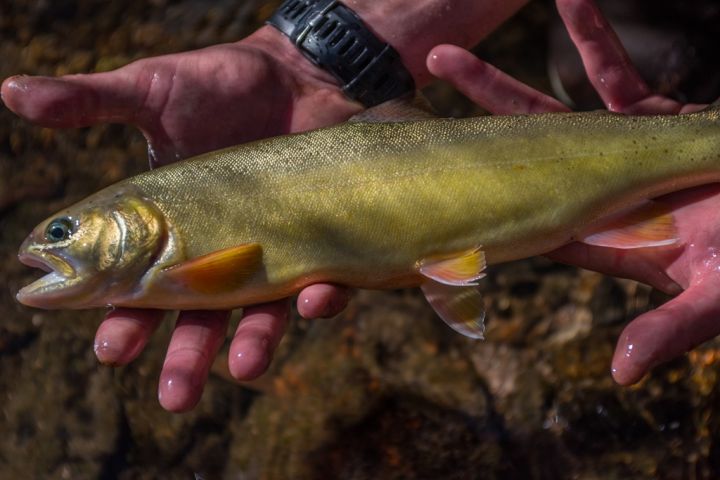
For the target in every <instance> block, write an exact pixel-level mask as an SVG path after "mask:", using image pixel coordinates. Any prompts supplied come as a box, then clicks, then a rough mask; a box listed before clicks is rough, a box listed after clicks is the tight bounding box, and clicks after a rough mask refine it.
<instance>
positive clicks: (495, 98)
mask: <svg viewBox="0 0 720 480" xmlns="http://www.w3.org/2000/svg"><path fill="white" fill-rule="evenodd" d="M427 67H428V70H429V71H430V73H432V74H433V75H434V76H436V77H438V78H440V79H442V80H445V81H447V82H449V83H450V84H452V85H453V86H454V87H455V88H457V89H458V90H459V91H461V92H462V93H463V94H464V95H466V96H467V97H468V98H470V100H472V101H473V102H475V103H476V104H478V105H480V106H481V107H482V108H484V109H486V110H488V111H489V112H492V113H494V114H500V115H510V114H521V113H542V112H563V111H568V110H569V109H568V108H567V107H566V106H565V105H563V104H562V103H560V102H559V101H558V100H556V99H554V98H552V97H549V96H547V95H545V94H542V93H540V92H538V91H537V90H535V89H533V88H530V87H528V86H527V85H525V84H524V83H522V82H519V81H517V80H515V79H514V78H512V77H510V76H509V75H506V74H505V73H503V72H501V71H500V70H498V69H497V68H495V67H493V66H492V65H489V64H487V63H485V62H483V61H482V60H480V59H478V58H477V57H475V56H474V55H473V54H471V53H470V52H468V51H467V50H465V49H462V48H460V47H456V46H454V45H439V46H437V47H435V48H433V49H432V50H431V51H430V53H429V54H428V57H427Z"/></svg>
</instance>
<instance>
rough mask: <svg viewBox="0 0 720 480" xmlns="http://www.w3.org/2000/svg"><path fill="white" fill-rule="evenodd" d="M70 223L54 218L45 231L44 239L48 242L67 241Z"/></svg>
mask: <svg viewBox="0 0 720 480" xmlns="http://www.w3.org/2000/svg"><path fill="white" fill-rule="evenodd" d="M72 226H73V224H72V222H71V221H70V219H69V218H56V219H55V220H53V221H52V222H50V225H48V227H47V229H46V230H45V238H47V239H48V241H50V242H60V241H62V240H67V239H68V238H69V237H70V234H71V233H72Z"/></svg>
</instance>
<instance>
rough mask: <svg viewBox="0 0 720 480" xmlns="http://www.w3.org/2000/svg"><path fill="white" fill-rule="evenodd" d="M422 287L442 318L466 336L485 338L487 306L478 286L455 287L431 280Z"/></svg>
mask: <svg viewBox="0 0 720 480" xmlns="http://www.w3.org/2000/svg"><path fill="white" fill-rule="evenodd" d="M420 288H421V289H422V291H423V293H424V294H425V298H426V299H427V301H428V302H429V303H430V305H431V306H432V307H433V309H434V310H435V313H437V314H438V316H439V317H440V318H442V319H443V321H444V322H445V323H447V324H448V325H449V326H450V328H452V329H453V330H455V331H456V332H459V333H462V334H463V335H465V336H466V337H470V338H476V339H483V338H485V307H484V305H483V301H482V296H481V295H480V292H479V291H478V289H477V288H476V287H472V286H466V287H455V286H451V285H446V284H443V283H439V282H434V281H432V280H429V281H427V282H425V283H423V284H422V285H421V286H420Z"/></svg>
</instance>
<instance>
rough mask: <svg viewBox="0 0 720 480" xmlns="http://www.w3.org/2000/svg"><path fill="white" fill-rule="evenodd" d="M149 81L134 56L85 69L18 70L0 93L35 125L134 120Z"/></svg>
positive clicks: (83, 124) (148, 74)
mask: <svg viewBox="0 0 720 480" xmlns="http://www.w3.org/2000/svg"><path fill="white" fill-rule="evenodd" d="M155 83H157V82H155ZM152 84H153V73H152V72H151V71H149V70H147V69H145V68H143V63H140V62H136V63H134V64H130V65H127V66H125V67H123V68H120V69H118V70H114V71H112V72H103V73H93V74H87V75H66V76H63V77H57V78H52V77H39V76H38V77H32V76H25V75H18V76H14V77H10V78H7V79H5V81H4V82H3V83H2V88H1V89H0V94H2V100H3V102H4V103H5V105H7V106H8V108H10V110H12V111H13V112H15V113H16V114H18V115H20V116H21V117H23V118H25V119H27V120H29V121H31V122H33V123H37V124H38V125H42V126H44V127H59V128H69V127H85V126H89V125H93V124H96V123H100V122H116V123H134V122H135V121H136V120H137V116H138V114H139V112H140V111H141V110H142V107H143V105H144V103H145V102H146V101H147V96H148V93H149V91H150V87H151V86H152Z"/></svg>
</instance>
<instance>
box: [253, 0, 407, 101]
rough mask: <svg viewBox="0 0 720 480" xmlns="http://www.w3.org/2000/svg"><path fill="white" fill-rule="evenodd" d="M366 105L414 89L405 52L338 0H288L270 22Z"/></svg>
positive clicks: (347, 91) (351, 95) (354, 98)
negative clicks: (406, 63)
mask: <svg viewBox="0 0 720 480" xmlns="http://www.w3.org/2000/svg"><path fill="white" fill-rule="evenodd" d="M267 23H268V24H269V25H272V26H273V27H275V28H277V29H278V30H280V32H282V33H283V34H285V35H286V36H287V37H288V38H289V39H290V41H292V42H293V43H294V44H295V45H296V46H297V48H298V49H299V50H300V51H301V52H302V53H303V55H305V57H307V58H308V59H309V60H310V61H311V62H312V63H314V64H315V65H317V66H319V67H321V68H323V69H324V70H326V71H328V72H330V73H331V74H332V75H333V76H335V78H337V79H338V80H339V81H340V82H341V83H342V84H343V87H342V90H343V92H345V94H346V95H347V96H348V97H350V98H352V99H353V100H357V101H358V102H360V103H362V104H363V105H365V106H366V107H372V106H374V105H378V104H380V103H383V102H385V101H387V100H390V99H393V98H395V97H399V96H401V95H404V94H406V93H410V92H412V91H414V90H415V82H414V81H413V78H412V76H411V75H410V72H408V70H407V69H406V68H405V66H404V65H403V64H402V61H401V59H400V55H399V54H398V53H397V51H395V49H394V48H392V47H391V46H390V45H388V44H387V43H383V42H382V41H381V40H379V39H378V38H377V37H376V36H375V35H374V34H373V33H372V32H371V31H370V30H369V29H368V28H367V27H366V26H365V24H364V23H363V22H362V20H361V19H360V17H358V16H357V14H356V13H355V12H353V11H352V10H350V9H349V8H348V7H346V6H345V5H343V4H342V3H340V2H338V1H337V0H285V1H284V2H283V3H282V4H281V5H280V7H279V8H278V9H277V10H276V11H275V13H273V15H272V16H271V17H270V18H269V19H268V20H267Z"/></svg>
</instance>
